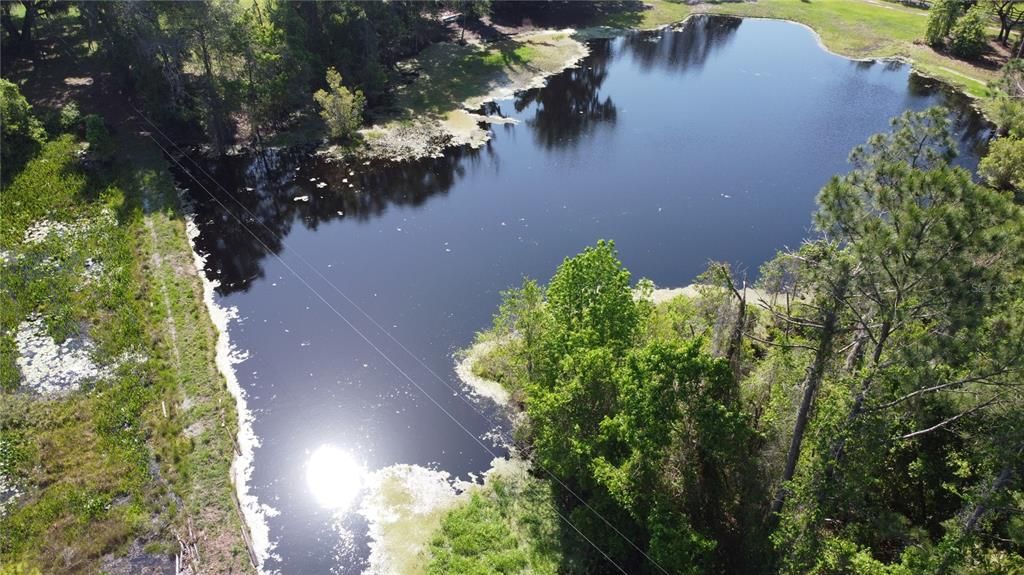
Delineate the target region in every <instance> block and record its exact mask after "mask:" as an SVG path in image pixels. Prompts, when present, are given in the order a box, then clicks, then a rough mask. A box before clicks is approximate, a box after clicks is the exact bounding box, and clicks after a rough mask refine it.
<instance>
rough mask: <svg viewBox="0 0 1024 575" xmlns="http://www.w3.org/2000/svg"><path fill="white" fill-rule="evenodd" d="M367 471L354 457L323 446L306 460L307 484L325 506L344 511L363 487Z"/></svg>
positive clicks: (330, 446) (322, 505)
mask: <svg viewBox="0 0 1024 575" xmlns="http://www.w3.org/2000/svg"><path fill="white" fill-rule="evenodd" d="M365 475H366V469H365V468H363V466H362V465H360V464H359V462H357V461H356V460H355V458H353V457H352V456H351V455H350V454H348V453H346V452H344V451H342V450H340V449H338V448H337V447H335V446H333V445H321V446H320V447H318V448H316V450H315V451H314V452H313V453H312V455H310V456H309V460H308V461H306V482H307V483H308V484H309V490H310V491H311V492H312V493H313V497H314V498H315V499H316V501H317V503H319V504H320V506H321V507H324V508H327V509H331V510H335V511H344V510H346V509H348V507H349V506H351V505H352V503H353V502H354V501H355V500H356V497H357V496H358V495H359V491H360V490H362V487H363V478H364V476H365Z"/></svg>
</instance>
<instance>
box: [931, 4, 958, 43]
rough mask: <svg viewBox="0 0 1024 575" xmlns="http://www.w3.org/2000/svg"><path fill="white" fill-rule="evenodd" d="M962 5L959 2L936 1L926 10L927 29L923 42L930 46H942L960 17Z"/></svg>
mask: <svg viewBox="0 0 1024 575" xmlns="http://www.w3.org/2000/svg"><path fill="white" fill-rule="evenodd" d="M961 6H962V3H961V2H960V1H959V0H937V1H936V2H935V3H933V4H932V7H931V8H929V9H928V28H927V30H926V31H925V33H924V34H925V36H924V37H925V40H926V41H927V42H928V43H929V44H931V45H932V46H937V45H940V44H942V43H943V42H944V41H945V40H946V36H949V31H950V30H952V29H953V24H954V23H955V22H956V19H957V17H959V16H960V8H961Z"/></svg>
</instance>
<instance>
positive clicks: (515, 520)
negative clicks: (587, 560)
mask: <svg viewBox="0 0 1024 575" xmlns="http://www.w3.org/2000/svg"><path fill="white" fill-rule="evenodd" d="M462 497H463V501H462V503H461V504H459V505H458V506H456V507H455V508H453V509H452V510H450V511H449V512H447V514H446V515H445V516H444V518H443V519H442V520H441V526H440V528H438V530H437V531H436V533H435V534H434V536H433V538H432V539H431V541H430V546H429V562H428V564H427V570H426V572H427V573H428V574H429V575H444V574H449V573H462V574H466V575H486V574H490V573H510V574H511V573H534V574H538V575H542V574H551V575H554V574H556V573H568V572H572V571H573V569H572V566H573V561H572V559H571V553H569V552H568V550H567V547H566V546H565V545H564V544H563V541H562V536H561V530H562V529H563V525H562V522H561V519H560V518H559V516H558V513H557V512H556V511H555V509H556V505H557V503H556V501H555V497H554V492H553V490H552V488H551V485H550V484H549V483H548V482H545V481H542V480H540V479H537V478H535V477H533V476H532V475H531V474H530V472H529V470H528V469H527V467H526V464H525V462H523V461H521V460H513V461H511V462H507V463H505V464H504V465H503V467H502V468H501V469H497V470H493V471H491V472H490V473H489V474H488V477H487V482H486V484H485V485H483V486H481V487H479V488H475V489H472V490H471V491H469V492H468V493H466V494H463V495H462Z"/></svg>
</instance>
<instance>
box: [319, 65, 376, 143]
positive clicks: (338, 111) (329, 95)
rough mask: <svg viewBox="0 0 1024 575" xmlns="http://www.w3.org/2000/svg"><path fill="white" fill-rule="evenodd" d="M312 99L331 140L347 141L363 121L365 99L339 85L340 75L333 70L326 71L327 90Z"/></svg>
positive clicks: (360, 93) (358, 92)
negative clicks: (318, 107) (318, 109)
mask: <svg viewBox="0 0 1024 575" xmlns="http://www.w3.org/2000/svg"><path fill="white" fill-rule="evenodd" d="M313 99H314V100H316V103H317V104H318V105H319V106H320V116H321V117H322V118H323V119H324V122H326V123H327V130H328V133H330V135H331V138H334V139H336V140H341V139H348V138H351V137H353V136H354V135H355V133H356V130H358V129H359V126H360V124H362V121H363V107H364V106H365V105H366V99H365V98H363V93H362V91H360V90H356V91H355V93H352V92H351V91H349V89H348V88H346V87H345V86H343V85H342V83H341V74H339V73H338V71H337V70H335V69H334V68H328V69H327V90H317V91H316V93H315V94H313Z"/></svg>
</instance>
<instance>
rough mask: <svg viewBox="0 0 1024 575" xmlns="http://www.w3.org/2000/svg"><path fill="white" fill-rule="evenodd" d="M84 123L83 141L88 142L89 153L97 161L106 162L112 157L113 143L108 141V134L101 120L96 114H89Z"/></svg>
mask: <svg viewBox="0 0 1024 575" xmlns="http://www.w3.org/2000/svg"><path fill="white" fill-rule="evenodd" d="M83 121H84V122H85V141H86V142H89V151H90V152H91V153H92V154H93V157H95V158H96V159H98V160H108V159H110V157H111V156H112V155H113V149H112V148H113V142H111V141H110V132H108V131H107V126H106V124H104V123H103V118H102V117H100V116H99V115H98V114H89V115H88V116H86V117H85V118H84V119H83Z"/></svg>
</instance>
